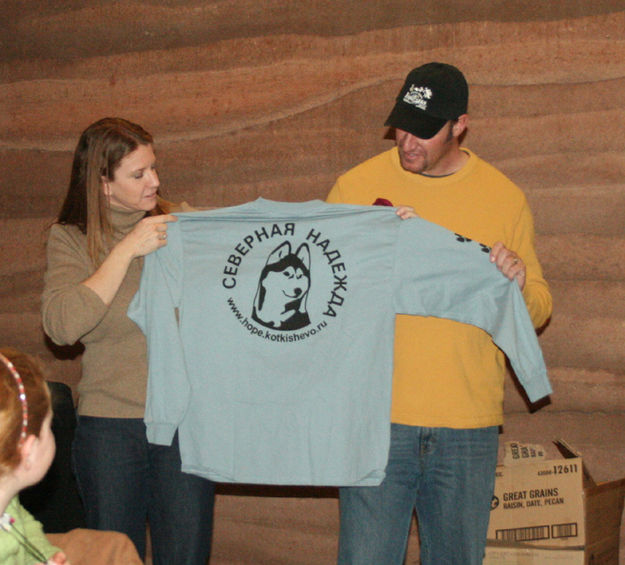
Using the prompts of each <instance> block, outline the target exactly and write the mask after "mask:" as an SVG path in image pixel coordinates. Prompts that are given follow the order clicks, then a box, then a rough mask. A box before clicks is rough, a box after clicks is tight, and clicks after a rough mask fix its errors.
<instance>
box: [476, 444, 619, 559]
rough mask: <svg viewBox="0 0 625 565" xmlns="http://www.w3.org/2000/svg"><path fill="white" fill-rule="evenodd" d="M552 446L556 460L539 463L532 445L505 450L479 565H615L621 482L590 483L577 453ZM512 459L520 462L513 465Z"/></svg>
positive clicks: (567, 447)
mask: <svg viewBox="0 0 625 565" xmlns="http://www.w3.org/2000/svg"><path fill="white" fill-rule="evenodd" d="M555 443H556V446H557V447H558V448H559V450H560V451H561V452H562V454H563V455H564V457H563V458H561V459H550V460H547V459H544V457H541V455H542V454H544V450H542V453H541V450H540V448H538V449H536V448H535V446H531V448H530V449H525V448H524V447H523V446H519V445H518V444H514V443H512V444H509V445H507V446H506V448H507V451H506V458H505V464H504V465H499V466H498V467H497V475H496V479H495V493H494V496H493V502H492V508H491V516H490V524H489V527H488V536H487V537H488V542H487V551H486V558H485V560H484V564H488V565H508V564H510V565H530V564H531V565H543V564H545V565H553V564H558V563H563V564H564V563H566V564H567V565H568V564H569V563H570V564H571V565H573V564H577V563H579V564H580V565H583V564H588V563H592V564H593V565H607V564H614V565H618V551H619V532H620V524H621V515H622V512H623V498H624V496H625V478H624V479H620V480H616V481H610V482H607V483H602V484H595V482H594V481H593V479H592V477H591V476H590V474H589V473H588V471H587V469H586V468H585V466H584V463H583V460H582V458H581V457H580V456H579V454H577V453H576V452H575V451H574V450H572V449H571V448H570V447H569V446H568V445H567V444H566V443H565V442H563V441H562V440H558V441H557V442H555ZM510 453H512V457H510ZM515 454H516V455H518V457H517V459H518V460H523V459H526V460H525V461H524V462H523V463H521V464H514V463H513V462H514V459H515V457H514V455H515ZM532 454H534V456H532ZM524 455H525V457H524Z"/></svg>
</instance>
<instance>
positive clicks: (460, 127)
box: [451, 114, 469, 137]
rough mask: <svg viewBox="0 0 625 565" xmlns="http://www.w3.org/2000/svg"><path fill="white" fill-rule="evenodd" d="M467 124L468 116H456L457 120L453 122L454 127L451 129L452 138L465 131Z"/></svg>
mask: <svg viewBox="0 0 625 565" xmlns="http://www.w3.org/2000/svg"><path fill="white" fill-rule="evenodd" d="M468 124H469V115H468V114H462V115H460V116H458V119H457V120H456V121H455V122H454V125H453V126H452V128H451V132H452V135H453V136H454V137H460V136H461V135H462V134H463V133H464V131H465V130H466V129H467V125H468Z"/></svg>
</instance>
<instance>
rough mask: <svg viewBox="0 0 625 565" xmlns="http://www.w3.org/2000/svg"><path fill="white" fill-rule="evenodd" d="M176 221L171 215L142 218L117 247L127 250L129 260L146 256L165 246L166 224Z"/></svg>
mask: <svg viewBox="0 0 625 565" xmlns="http://www.w3.org/2000/svg"><path fill="white" fill-rule="evenodd" d="M177 220H178V218H176V216H172V215H171V214H162V215H160V216H148V217H146V218H143V220H141V221H140V222H139V223H138V224H137V225H136V226H135V227H134V228H133V230H132V231H131V232H130V233H129V234H128V235H126V237H124V239H122V240H121V241H120V242H119V243H118V244H117V247H122V248H123V249H127V252H128V253H129V255H130V258H131V259H134V258H136V257H142V256H143V255H148V254H149V253H152V252H153V251H156V250H157V249H159V248H160V247H163V246H164V245H167V224H168V223H169V222H175V221H177Z"/></svg>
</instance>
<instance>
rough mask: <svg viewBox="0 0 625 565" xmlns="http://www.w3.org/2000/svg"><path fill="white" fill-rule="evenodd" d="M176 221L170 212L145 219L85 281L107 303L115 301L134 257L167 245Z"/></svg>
mask: <svg viewBox="0 0 625 565" xmlns="http://www.w3.org/2000/svg"><path fill="white" fill-rule="evenodd" d="M177 220H178V218H176V216H172V215H170V214H162V215H160V216H148V217H147V218H143V220H141V221H140V222H139V223H138V224H137V225H136V226H135V227H134V228H133V229H132V231H131V232H130V233H129V234H128V235H126V237H124V239H122V240H121V241H120V242H119V243H118V244H117V245H116V246H115V247H113V249H112V250H111V252H110V253H109V254H108V256H107V258H106V259H105V260H104V261H103V262H102V264H101V265H100V266H99V267H98V269H97V270H96V271H95V273H93V275H91V276H90V277H89V278H88V279H86V280H84V281H83V282H82V284H84V285H85V286H86V287H88V288H90V289H91V290H93V292H95V293H96V294H97V295H98V296H99V297H100V298H101V299H102V302H104V303H105V304H107V305H108V304H110V303H111V302H113V298H115V295H116V294H117V291H118V290H119V287H120V286H121V284H122V281H123V280H124V277H125V276H126V273H127V272H128V267H129V266H130V263H131V262H132V260H133V259H135V258H137V257H142V256H144V255H147V254H148V253H152V252H153V251H156V250H157V249H159V248H160V247H163V246H164V245H167V224H168V223H169V222H175V221H177Z"/></svg>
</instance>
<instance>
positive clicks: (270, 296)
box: [252, 241, 310, 330]
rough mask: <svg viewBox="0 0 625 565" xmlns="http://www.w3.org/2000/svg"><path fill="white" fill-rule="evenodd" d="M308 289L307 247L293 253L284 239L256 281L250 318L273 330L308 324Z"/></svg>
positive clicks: (301, 246) (297, 327)
mask: <svg viewBox="0 0 625 565" xmlns="http://www.w3.org/2000/svg"><path fill="white" fill-rule="evenodd" d="M309 288H310V250H309V248H308V245H307V244H305V243H302V244H301V245H300V246H299V247H298V248H297V251H296V252H295V253H292V251H291V244H290V243H289V242H288V241H285V242H284V243H282V244H280V245H279V246H278V247H276V248H275V249H274V250H273V251H272V252H271V254H270V255H269V257H268V258H267V263H266V264H265V266H264V268H263V270H262V272H261V274H260V278H259V280H258V289H257V290H256V297H255V298H254V309H253V311H252V318H253V319H254V320H256V321H257V322H258V323H259V324H262V325H263V326H265V327H267V328H272V329H274V330H298V329H300V328H303V327H305V326H307V325H308V324H310V318H309V317H308V312H307V311H306V298H307V296H308V289H309Z"/></svg>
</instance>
